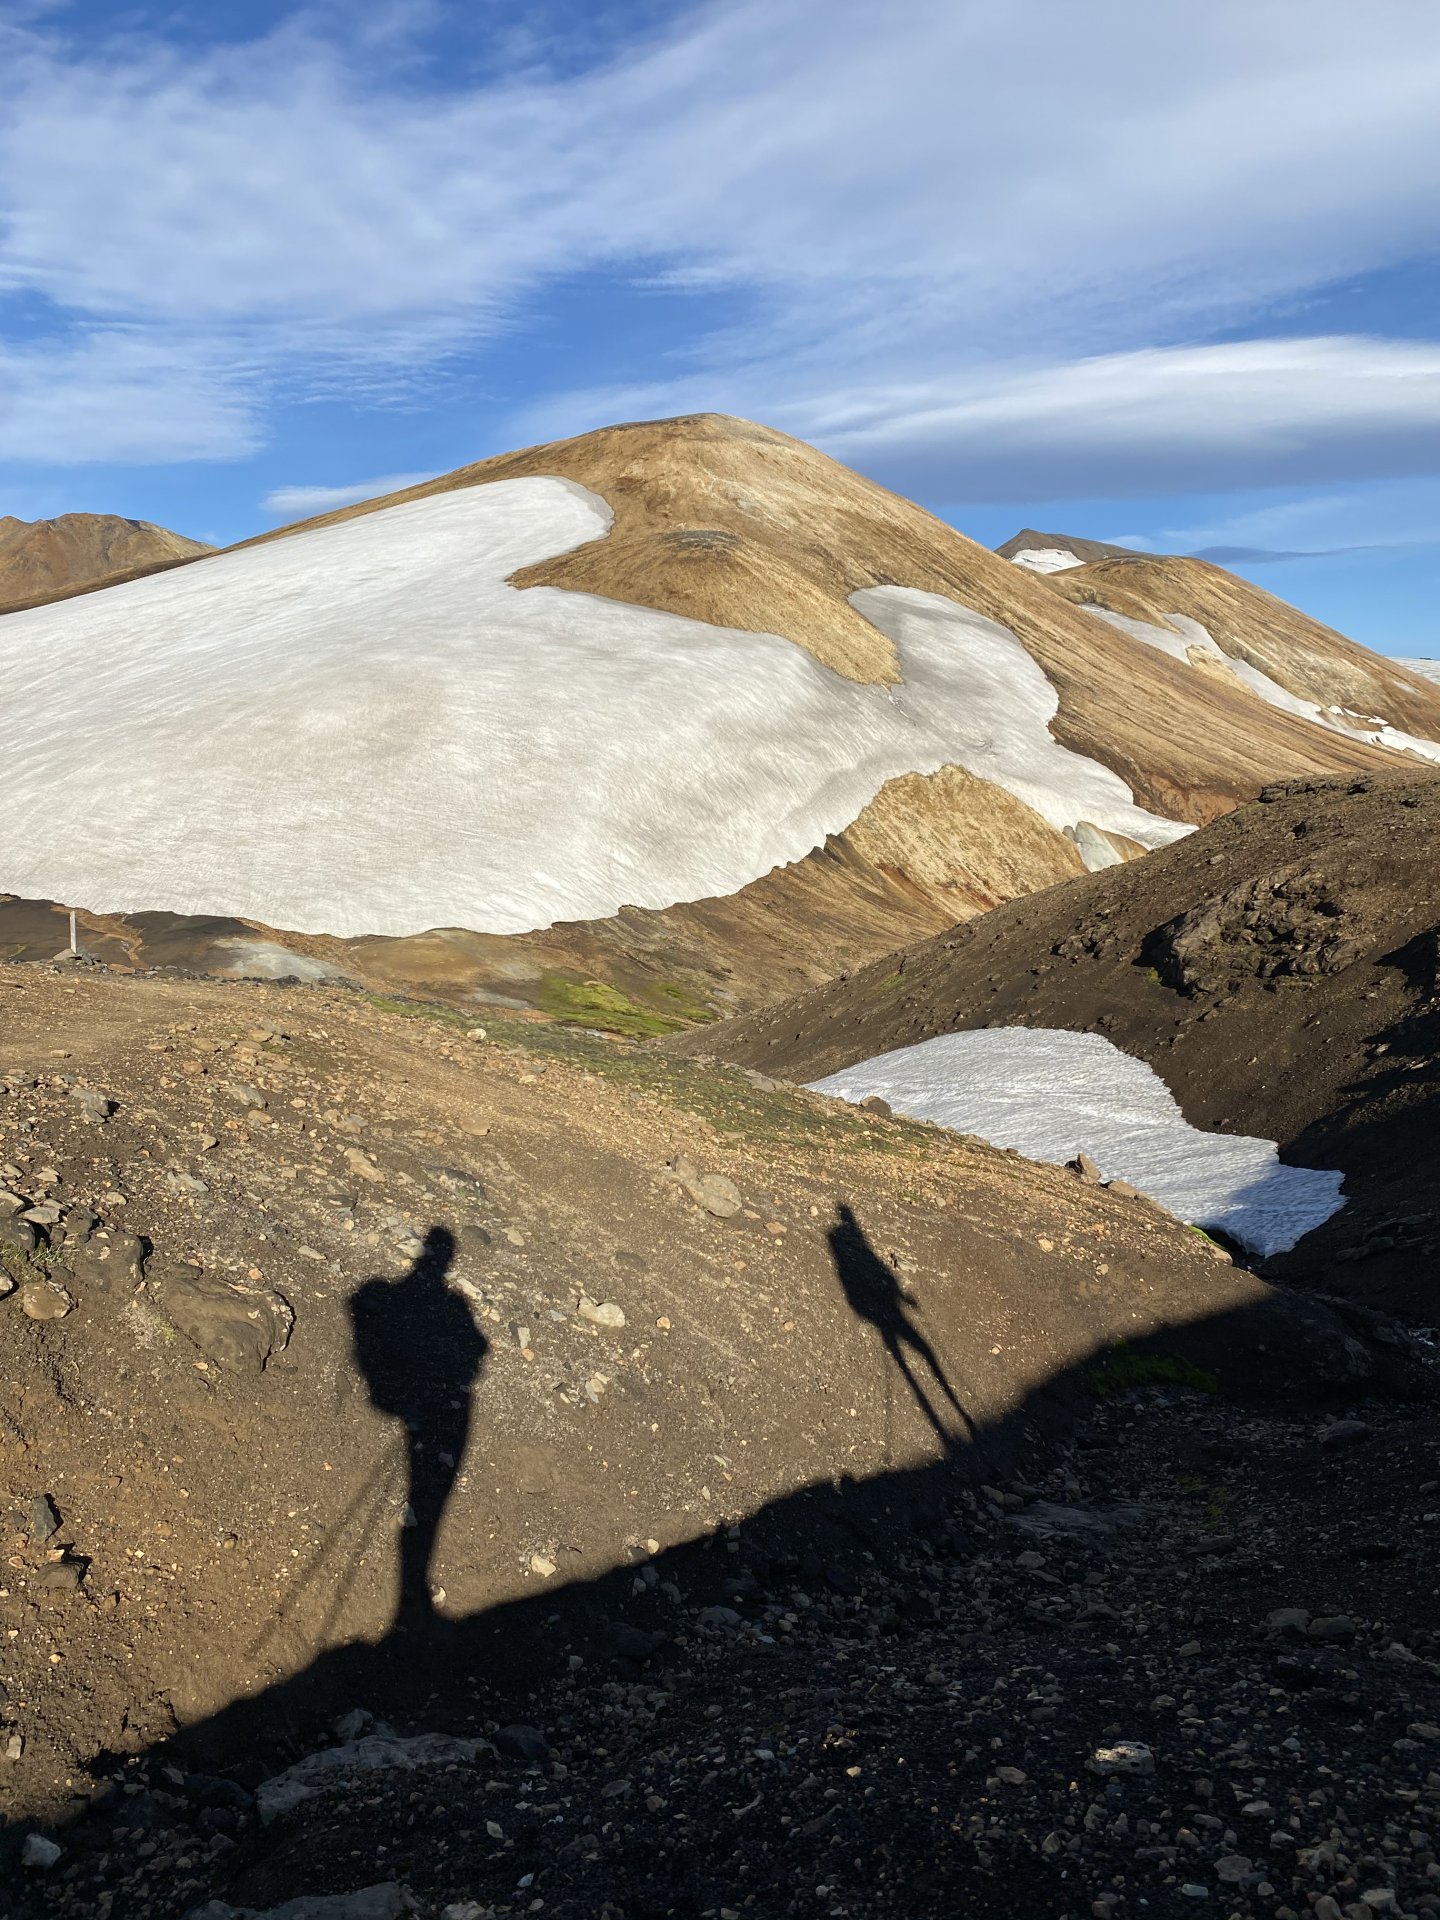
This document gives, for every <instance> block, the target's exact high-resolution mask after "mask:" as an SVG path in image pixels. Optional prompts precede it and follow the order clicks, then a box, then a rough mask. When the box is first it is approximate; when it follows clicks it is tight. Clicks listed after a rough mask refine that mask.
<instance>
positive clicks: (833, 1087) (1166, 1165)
mask: <svg viewBox="0 0 1440 1920" xmlns="http://www.w3.org/2000/svg"><path fill="white" fill-rule="evenodd" d="M812 1084H813V1087H814V1090H815V1092H817V1093H828V1094H834V1095H837V1096H838V1097H839V1098H840V1099H842V1100H850V1101H856V1102H858V1101H860V1100H864V1099H866V1098H867V1097H868V1096H869V1095H871V1094H879V1095H880V1096H881V1098H882V1099H884V1100H888V1101H889V1103H890V1105H891V1106H892V1107H893V1108H894V1109H895V1111H896V1112H897V1113H902V1114H907V1115H909V1117H910V1118H911V1119H914V1120H933V1121H935V1122H937V1123H938V1124H939V1125H940V1126H942V1127H951V1128H953V1129H954V1130H955V1131H956V1132H957V1133H975V1134H979V1135H980V1136H981V1138H982V1139H985V1140H988V1141H990V1142H991V1144H992V1145H994V1146H997V1147H1013V1148H1014V1149H1015V1151H1016V1152H1017V1153H1021V1154H1023V1155H1024V1156H1025V1158H1026V1159H1027V1160H1042V1161H1052V1162H1054V1163H1056V1164H1058V1165H1063V1164H1064V1163H1065V1162H1066V1161H1067V1160H1073V1159H1074V1158H1075V1156H1076V1154H1078V1153H1081V1152H1085V1153H1088V1154H1089V1155H1090V1157H1091V1158H1092V1159H1093V1160H1094V1161H1096V1162H1097V1164H1098V1165H1099V1167H1100V1169H1101V1171H1102V1173H1103V1174H1104V1176H1105V1177H1106V1178H1107V1179H1123V1180H1128V1181H1129V1182H1130V1183H1131V1185H1132V1186H1136V1187H1139V1188H1140V1189H1141V1190H1142V1192H1145V1193H1148V1194H1150V1195H1151V1196H1152V1197H1153V1198H1154V1199H1156V1200H1158V1201H1160V1203H1161V1204H1162V1205H1163V1206H1165V1207H1168V1208H1169V1209H1170V1211H1171V1212H1172V1213H1173V1214H1176V1215H1178V1217H1179V1218H1180V1219H1182V1220H1187V1221H1190V1222H1192V1223H1193V1224H1194V1225H1195V1226H1198V1227H1213V1228H1217V1229H1219V1230H1221V1231H1223V1232H1224V1233H1227V1234H1229V1235H1230V1237H1231V1238H1232V1239H1234V1240H1236V1241H1238V1242H1239V1243H1240V1245H1241V1246H1243V1247H1248V1248H1249V1249H1250V1250H1251V1251H1252V1252H1253V1253H1257V1254H1261V1255H1268V1254H1272V1253H1284V1252H1285V1251H1286V1250H1287V1248H1290V1247H1293V1246H1294V1244H1295V1242H1296V1241H1297V1240H1298V1239H1300V1237H1301V1235H1302V1234H1306V1233H1309V1232H1310V1231H1311V1230H1312V1229H1313V1228H1315V1227H1318V1226H1320V1225H1321V1224H1322V1222H1324V1221H1326V1220H1328V1219H1329V1218H1330V1216H1331V1214H1333V1213H1336V1212H1338V1210H1339V1209H1340V1208H1341V1207H1342V1206H1343V1205H1344V1201H1343V1199H1342V1197H1341V1193H1340V1183H1341V1175H1340V1174H1338V1173H1332V1172H1326V1171H1322V1170H1320V1169H1318V1168H1314V1167H1289V1166H1285V1165H1284V1164H1283V1163H1282V1162H1281V1160H1280V1158H1279V1155H1278V1154H1277V1152H1276V1150H1275V1143H1274V1142H1273V1141H1272V1140H1257V1139H1251V1138H1248V1137H1246V1136H1244V1135H1235V1134H1225V1133H1205V1132H1202V1131H1201V1130H1200V1129H1199V1128H1198V1127H1192V1126H1191V1125H1190V1123H1189V1121H1188V1120H1187V1119H1186V1118H1185V1116H1184V1114H1183V1113H1181V1111H1180V1108H1179V1106H1178V1105H1177V1104H1176V1101H1175V1098H1174V1096H1173V1095H1172V1094H1171V1092H1170V1090H1169V1088H1168V1087H1167V1086H1166V1085H1165V1082H1164V1081H1163V1080H1162V1079H1161V1078H1160V1076H1159V1074H1157V1073H1156V1072H1155V1071H1154V1069H1153V1068H1152V1067H1149V1066H1147V1065H1146V1063H1145V1062H1144V1061H1143V1060H1137V1059H1135V1058H1134V1056H1133V1055H1131V1054H1128V1053H1125V1052H1122V1050H1121V1049H1120V1048H1119V1047H1117V1046H1115V1045H1113V1044H1112V1043H1111V1042H1110V1041H1109V1040H1106V1039H1104V1038H1103V1037H1102V1036H1101V1035H1100V1034H1098V1033H1069V1032H1064V1031H1061V1030H1059V1029H1055V1028H1049V1027H986V1028H983V1029H981V1030H980V1031H978V1032H972V1033H945V1034H940V1035H938V1036H937V1037H936V1038H935V1039H933V1040H922V1041H920V1042H919V1044H918V1045H916V1046H913V1047H900V1048H897V1049H896V1051H895V1052H893V1053H882V1054H880V1055H878V1056H877V1057H876V1058H875V1059H873V1060H862V1061H859V1062H858V1063H857V1064H856V1065H855V1066H853V1067H846V1068H845V1069H844V1070H843V1071H842V1072H840V1073H832V1074H830V1075H829V1076H828V1077H827V1078H826V1079H824V1080H816V1081H814V1082H813V1083H812Z"/></svg>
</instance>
